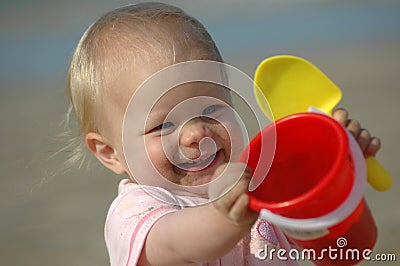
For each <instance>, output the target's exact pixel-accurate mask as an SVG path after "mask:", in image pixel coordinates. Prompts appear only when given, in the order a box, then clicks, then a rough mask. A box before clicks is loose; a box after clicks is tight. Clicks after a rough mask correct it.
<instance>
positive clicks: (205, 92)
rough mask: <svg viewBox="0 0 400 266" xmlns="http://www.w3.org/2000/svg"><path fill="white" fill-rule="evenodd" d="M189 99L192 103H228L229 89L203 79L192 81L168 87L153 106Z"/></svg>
mask: <svg viewBox="0 0 400 266" xmlns="http://www.w3.org/2000/svg"><path fill="white" fill-rule="evenodd" d="M188 100H190V101H191V102H192V104H196V102H197V103H200V102H207V101H209V102H218V101H220V102H225V103H226V104H230V102H231V97H230V90H229V89H228V88H226V87H225V86H223V85H221V84H215V83H211V82H205V81H194V82H188V83H185V84H181V85H179V86H176V87H173V88H170V89H168V90H167V91H166V92H165V93H163V94H162V95H160V96H159V97H158V99H157V101H156V102H155V103H154V107H168V106H174V105H176V104H179V103H181V102H184V101H188Z"/></svg>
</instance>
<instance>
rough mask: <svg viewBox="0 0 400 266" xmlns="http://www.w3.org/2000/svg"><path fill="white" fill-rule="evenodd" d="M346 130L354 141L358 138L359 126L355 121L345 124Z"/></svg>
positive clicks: (351, 120)
mask: <svg viewBox="0 0 400 266" xmlns="http://www.w3.org/2000/svg"><path fill="white" fill-rule="evenodd" d="M346 128H347V129H348V130H349V131H350V133H351V134H352V135H353V136H354V138H355V139H357V138H358V135H359V134H360V132H361V124H360V122H358V121H357V120H353V119H350V120H348V122H347V125H346Z"/></svg>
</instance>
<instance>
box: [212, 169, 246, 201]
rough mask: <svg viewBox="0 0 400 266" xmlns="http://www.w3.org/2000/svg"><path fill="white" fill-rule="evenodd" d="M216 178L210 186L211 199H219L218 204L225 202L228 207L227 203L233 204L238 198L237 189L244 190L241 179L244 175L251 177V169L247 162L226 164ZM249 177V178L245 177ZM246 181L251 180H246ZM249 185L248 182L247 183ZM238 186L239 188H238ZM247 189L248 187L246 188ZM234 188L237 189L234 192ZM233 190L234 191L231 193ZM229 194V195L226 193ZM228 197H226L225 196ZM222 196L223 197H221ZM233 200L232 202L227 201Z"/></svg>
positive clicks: (218, 170) (216, 173)
mask: <svg viewBox="0 0 400 266" xmlns="http://www.w3.org/2000/svg"><path fill="white" fill-rule="evenodd" d="M214 175H215V179H214V180H213V181H212V182H211V183H210V184H209V186H208V196H209V199H210V200H211V201H214V200H217V199H218V205H219V204H223V205H224V207H226V206H225V205H226V204H232V202H234V201H235V200H236V198H235V197H238V195H236V193H235V191H237V190H243V188H242V186H244V185H243V184H239V183H241V182H240V181H241V179H243V178H242V177H243V176H246V177H250V176H251V172H250V169H249V168H247V166H246V165H245V164H241V163H230V164H225V165H224V166H223V167H219V168H218V169H217V170H216V171H215V173H214ZM245 179H249V178H245ZM245 182H246V183H248V182H249V180H247V181H245ZM247 185H248V184H247ZM237 186H238V188H236V187H237ZM245 189H247V187H246V188H245ZM232 190H235V191H233V192H232ZM244 191H246V190H244ZM231 192H232V193H231ZM226 194H229V195H226ZM224 195H225V196H226V197H225V196H224ZM221 197H222V198H221ZM227 202H231V203H227Z"/></svg>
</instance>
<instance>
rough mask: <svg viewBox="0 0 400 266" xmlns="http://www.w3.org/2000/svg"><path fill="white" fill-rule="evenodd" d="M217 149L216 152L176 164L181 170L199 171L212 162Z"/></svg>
mask: <svg viewBox="0 0 400 266" xmlns="http://www.w3.org/2000/svg"><path fill="white" fill-rule="evenodd" d="M218 152H219V151H217V152H216V153H213V154H211V155H206V156H201V157H199V158H197V159H195V160H192V161H191V162H187V163H179V164H177V165H176V166H177V167H178V168H180V169H182V170H185V171H188V172H197V171H201V170H203V169H205V168H207V167H208V166H209V165H210V164H212V162H213V160H214V159H215V157H216V156H217V153H218Z"/></svg>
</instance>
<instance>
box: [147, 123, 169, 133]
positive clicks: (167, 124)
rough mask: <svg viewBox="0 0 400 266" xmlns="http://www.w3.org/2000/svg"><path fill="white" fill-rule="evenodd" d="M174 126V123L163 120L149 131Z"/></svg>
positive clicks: (167, 128)
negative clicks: (163, 121)
mask: <svg viewBox="0 0 400 266" xmlns="http://www.w3.org/2000/svg"><path fill="white" fill-rule="evenodd" d="M174 126H175V125H174V123H172V122H165V123H162V124H161V125H158V126H156V127H155V128H153V129H152V130H150V132H156V131H165V130H169V129H171V128H173V127H174Z"/></svg>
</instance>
